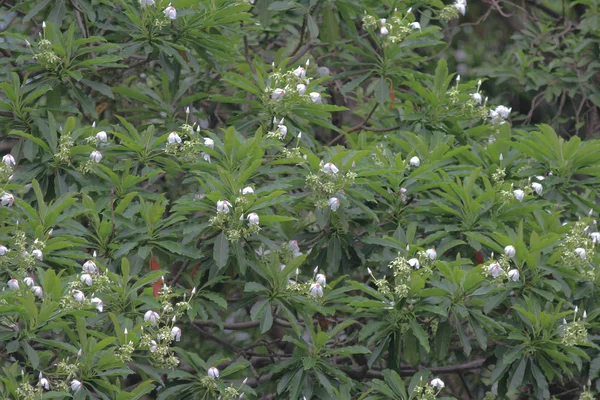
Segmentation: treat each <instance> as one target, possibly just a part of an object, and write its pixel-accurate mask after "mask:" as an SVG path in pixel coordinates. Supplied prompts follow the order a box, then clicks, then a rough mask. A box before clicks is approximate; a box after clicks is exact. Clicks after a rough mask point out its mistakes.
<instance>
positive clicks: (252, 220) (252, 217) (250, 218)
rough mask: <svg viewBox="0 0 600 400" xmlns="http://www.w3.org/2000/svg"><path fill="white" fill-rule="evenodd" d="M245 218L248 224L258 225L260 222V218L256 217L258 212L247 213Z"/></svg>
mask: <svg viewBox="0 0 600 400" xmlns="http://www.w3.org/2000/svg"><path fill="white" fill-rule="evenodd" d="M247 219H248V223H249V224H250V225H258V224H259V222H260V218H259V217H258V214H257V213H255V212H253V213H250V214H248V217H247Z"/></svg>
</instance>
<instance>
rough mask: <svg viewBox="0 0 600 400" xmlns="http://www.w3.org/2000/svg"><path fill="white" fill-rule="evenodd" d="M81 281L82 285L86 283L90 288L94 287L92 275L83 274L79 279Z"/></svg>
mask: <svg viewBox="0 0 600 400" xmlns="http://www.w3.org/2000/svg"><path fill="white" fill-rule="evenodd" d="M79 280H80V281H81V283H85V284H86V285H88V286H92V283H93V279H92V275H90V274H81V276H80V277H79Z"/></svg>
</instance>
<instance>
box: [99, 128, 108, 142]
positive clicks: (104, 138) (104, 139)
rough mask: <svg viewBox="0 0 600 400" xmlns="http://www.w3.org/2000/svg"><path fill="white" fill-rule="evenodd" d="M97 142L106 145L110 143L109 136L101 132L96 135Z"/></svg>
mask: <svg viewBox="0 0 600 400" xmlns="http://www.w3.org/2000/svg"><path fill="white" fill-rule="evenodd" d="M96 140H98V141H99V142H102V143H106V142H107V141H108V135H107V134H106V132H104V131H100V132H98V133H96Z"/></svg>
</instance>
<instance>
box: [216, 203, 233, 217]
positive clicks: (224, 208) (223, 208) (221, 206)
mask: <svg viewBox="0 0 600 400" xmlns="http://www.w3.org/2000/svg"><path fill="white" fill-rule="evenodd" d="M229 207H231V203H230V202H228V201H227V200H219V201H217V212H223V213H225V214H228V213H229Z"/></svg>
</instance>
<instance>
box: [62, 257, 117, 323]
mask: <svg viewBox="0 0 600 400" xmlns="http://www.w3.org/2000/svg"><path fill="white" fill-rule="evenodd" d="M94 258H96V254H95V252H94ZM81 268H82V274H81V276H80V278H79V280H78V281H74V282H71V284H70V288H69V290H68V291H67V293H65V295H64V296H63V297H62V298H61V300H60V306H61V308H63V309H64V310H66V311H71V310H79V309H82V308H90V307H95V308H96V311H98V312H103V311H104V302H103V301H102V299H100V298H99V297H96V295H95V294H94V292H92V295H91V296H90V297H87V296H86V294H85V292H84V290H83V289H84V288H85V287H91V288H92V289H99V290H104V289H105V288H106V287H107V286H108V278H107V277H106V276H105V275H103V274H100V270H99V269H98V267H97V266H96V263H95V262H94V261H92V260H88V261H86V262H85V263H83V265H82V266H81ZM86 291H87V290H86Z"/></svg>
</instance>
